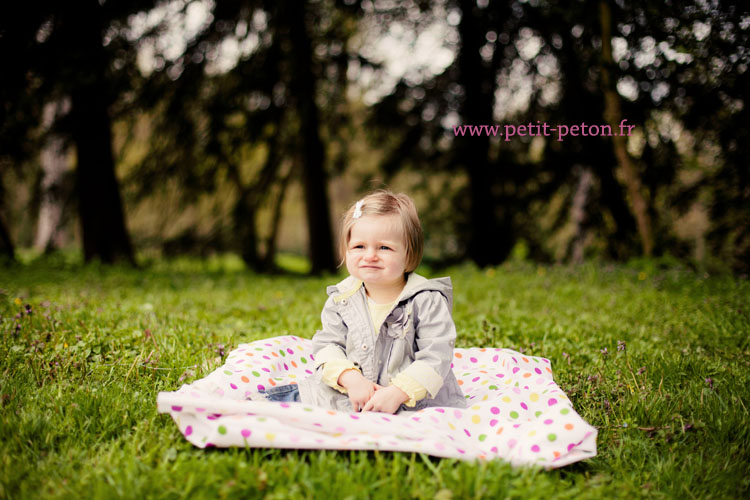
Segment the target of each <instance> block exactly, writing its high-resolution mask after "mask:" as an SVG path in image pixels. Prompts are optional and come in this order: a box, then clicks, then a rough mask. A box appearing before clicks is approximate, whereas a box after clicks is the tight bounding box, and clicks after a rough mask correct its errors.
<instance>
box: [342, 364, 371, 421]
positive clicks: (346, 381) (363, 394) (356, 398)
mask: <svg viewBox="0 0 750 500" xmlns="http://www.w3.org/2000/svg"><path fill="white" fill-rule="evenodd" d="M338 384H339V385H340V386H341V387H343V388H345V389H346V391H347V392H348V393H349V401H351V403H352V407H353V408H354V411H361V410H362V407H363V406H364V405H365V403H367V401H368V400H369V399H370V398H371V397H372V395H373V394H374V393H375V391H376V390H378V389H379V388H380V386H379V385H378V384H375V383H373V382H370V381H369V380H367V379H366V378H365V377H364V376H363V375H362V374H361V373H359V372H358V371H357V370H346V371H344V372H343V373H342V374H341V375H339V380H338Z"/></svg>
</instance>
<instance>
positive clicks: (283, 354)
mask: <svg viewBox="0 0 750 500" xmlns="http://www.w3.org/2000/svg"><path fill="white" fill-rule="evenodd" d="M279 354H281V356H282V357H286V353H285V352H284V349H279Z"/></svg>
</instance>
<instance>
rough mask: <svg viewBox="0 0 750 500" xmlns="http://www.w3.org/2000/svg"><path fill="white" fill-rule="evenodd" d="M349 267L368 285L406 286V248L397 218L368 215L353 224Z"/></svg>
mask: <svg viewBox="0 0 750 500" xmlns="http://www.w3.org/2000/svg"><path fill="white" fill-rule="evenodd" d="M346 268H347V270H348V271H349V273H350V274H351V275H352V276H354V277H355V278H357V279H360V280H362V281H364V282H365V285H375V286H377V285H397V284H403V282H404V271H406V245H405V242H404V237H403V236H402V234H401V231H400V230H399V226H398V216H397V215H389V216H382V215H381V216H378V215H366V216H364V217H361V218H360V219H359V220H357V222H355V223H354V226H352V230H351V234H350V237H349V244H348V245H347V248H346Z"/></svg>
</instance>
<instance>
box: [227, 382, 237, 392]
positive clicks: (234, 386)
mask: <svg viewBox="0 0 750 500" xmlns="http://www.w3.org/2000/svg"><path fill="white" fill-rule="evenodd" d="M229 387H231V388H232V389H235V390H236V389H237V386H236V385H234V384H231V383H230V384H229Z"/></svg>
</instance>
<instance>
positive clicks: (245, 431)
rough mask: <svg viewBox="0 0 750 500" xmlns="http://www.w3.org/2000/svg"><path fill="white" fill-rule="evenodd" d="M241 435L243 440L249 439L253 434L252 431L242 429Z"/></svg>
mask: <svg viewBox="0 0 750 500" xmlns="http://www.w3.org/2000/svg"><path fill="white" fill-rule="evenodd" d="M240 434H242V437H243V438H248V437H250V434H252V432H250V429H242V430H241V431H240Z"/></svg>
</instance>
